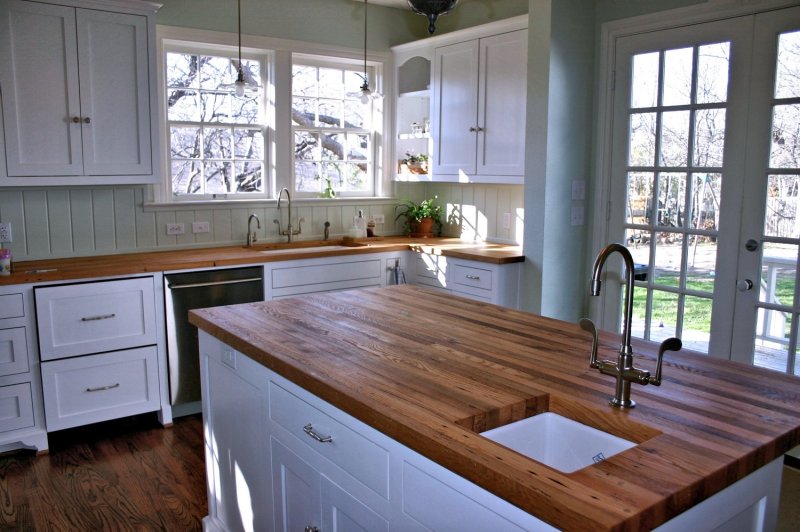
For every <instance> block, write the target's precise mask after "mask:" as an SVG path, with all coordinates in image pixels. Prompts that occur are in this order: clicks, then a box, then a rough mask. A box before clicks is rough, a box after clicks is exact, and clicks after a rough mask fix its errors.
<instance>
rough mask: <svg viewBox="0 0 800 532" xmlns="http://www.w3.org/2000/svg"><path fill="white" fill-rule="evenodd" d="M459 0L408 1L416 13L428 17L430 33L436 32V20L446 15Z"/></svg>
mask: <svg viewBox="0 0 800 532" xmlns="http://www.w3.org/2000/svg"><path fill="white" fill-rule="evenodd" d="M457 3H458V0H408V5H409V7H411V10H412V11H413V12H414V13H417V14H419V15H425V16H426V17H428V33H430V34H433V32H434V31H436V19H437V18H438V17H439V16H440V15H446V14H447V13H449V12H450V11H451V10H452V9H453V8H454V7H456V4H457Z"/></svg>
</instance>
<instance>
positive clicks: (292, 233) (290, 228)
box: [275, 187, 304, 242]
mask: <svg viewBox="0 0 800 532" xmlns="http://www.w3.org/2000/svg"><path fill="white" fill-rule="evenodd" d="M284 192H285V193H286V206H287V210H288V211H289V212H288V219H287V220H286V229H285V230H284V231H281V226H280V221H279V220H275V221H276V223H277V224H278V234H280V235H283V236H285V237H286V239H287V242H291V241H292V237H295V236H297V235H299V234H300V233H301V232H302V231H303V221H304V220H303V219H302V218H301V219H300V220H299V221H298V222H297V231H295V230H294V228H293V226H292V195H291V194H289V189H288V188H286V187H284V188H282V189H281V190H280V192H278V217H279V218H280V212H281V198H282V197H283V193H284Z"/></svg>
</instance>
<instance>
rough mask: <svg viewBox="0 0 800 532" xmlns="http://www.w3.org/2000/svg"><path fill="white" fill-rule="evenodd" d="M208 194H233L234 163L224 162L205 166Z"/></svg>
mask: <svg viewBox="0 0 800 532" xmlns="http://www.w3.org/2000/svg"><path fill="white" fill-rule="evenodd" d="M203 168H204V173H205V178H206V193H207V194H227V193H229V192H233V191H234V189H233V163H230V162H224V161H211V162H206V163H205V164H204V166H203Z"/></svg>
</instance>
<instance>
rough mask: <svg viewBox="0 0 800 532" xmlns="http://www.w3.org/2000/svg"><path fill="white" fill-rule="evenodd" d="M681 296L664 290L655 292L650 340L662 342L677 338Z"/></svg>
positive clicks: (650, 323)
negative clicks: (672, 337)
mask: <svg viewBox="0 0 800 532" xmlns="http://www.w3.org/2000/svg"><path fill="white" fill-rule="evenodd" d="M679 300H680V296H679V295H678V294H673V293H671V292H664V291H662V290H653V306H652V313H651V315H650V319H649V320H648V321H649V325H650V340H653V341H655V342H660V341H662V340H666V339H667V338H669V337H671V336H675V335H676V334H675V331H676V326H677V323H678V302H679Z"/></svg>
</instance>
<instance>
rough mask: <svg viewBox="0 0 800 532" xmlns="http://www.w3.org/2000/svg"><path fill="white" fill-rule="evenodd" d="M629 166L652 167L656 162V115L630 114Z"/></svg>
mask: <svg viewBox="0 0 800 532" xmlns="http://www.w3.org/2000/svg"><path fill="white" fill-rule="evenodd" d="M629 138H630V146H629V149H628V154H629V155H628V164H629V165H630V166H653V165H654V164H655V160H656V113H633V114H631V129H630V136H629Z"/></svg>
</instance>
